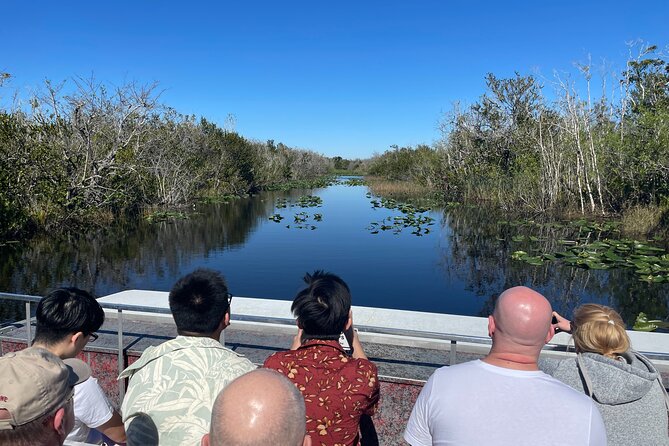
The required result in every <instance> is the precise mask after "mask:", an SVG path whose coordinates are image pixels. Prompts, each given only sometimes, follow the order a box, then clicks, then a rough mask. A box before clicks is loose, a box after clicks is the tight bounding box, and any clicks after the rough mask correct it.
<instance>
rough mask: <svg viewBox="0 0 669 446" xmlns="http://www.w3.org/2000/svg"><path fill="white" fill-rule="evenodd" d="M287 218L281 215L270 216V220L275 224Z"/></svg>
mask: <svg viewBox="0 0 669 446" xmlns="http://www.w3.org/2000/svg"><path fill="white" fill-rule="evenodd" d="M284 218H285V217H284V216H283V215H281V214H273V215H270V216H269V219H270V220H272V221H273V222H276V223H280V222H281V220H283V219H284Z"/></svg>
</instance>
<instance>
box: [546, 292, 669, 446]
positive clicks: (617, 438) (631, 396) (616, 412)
mask: <svg viewBox="0 0 669 446" xmlns="http://www.w3.org/2000/svg"><path fill="white" fill-rule="evenodd" d="M553 315H554V316H555V318H554V322H555V321H557V323H555V324H553V325H554V327H555V331H556V332H557V331H565V332H567V333H571V335H572V337H573V340H574V345H575V347H576V353H577V355H576V357H574V358H569V359H563V360H557V359H553V358H542V359H541V360H540V361H539V368H540V369H541V370H543V371H544V372H546V373H548V374H549V375H552V376H553V377H555V378H557V379H559V380H560V381H562V382H564V383H565V384H567V385H569V386H571V387H573V388H574V389H576V390H578V391H581V392H584V393H585V394H587V395H589V396H590V397H591V398H592V399H593V400H594V401H595V403H596V404H597V407H598V409H599V411H600V413H601V414H602V417H603V418H604V424H605V426H606V434H607V437H608V444H609V445H614V446H616V445H639V444H644V445H646V444H647V445H651V444H652V445H669V436H668V434H667V428H668V426H667V409H668V407H669V405H668V401H669V400H667V394H666V391H665V389H664V386H663V385H662V381H661V377H660V374H659V373H658V371H657V370H656V369H655V367H654V366H653V364H652V363H651V362H650V360H648V358H646V357H644V356H643V355H641V354H640V353H638V352H635V351H634V350H632V349H631V345H630V339H629V337H628V336H627V332H626V331H625V323H624V322H623V320H622V318H621V317H620V315H619V314H618V313H617V312H616V311H615V310H613V309H612V308H609V307H606V306H604V305H597V304H585V305H581V306H580V307H578V308H577V309H576V310H575V311H574V320H573V321H569V320H567V319H565V318H563V317H562V316H560V315H559V314H558V313H556V312H553ZM552 403H553V404H554V405H555V406H556V407H558V408H559V407H560V402H559V401H553V402H552Z"/></svg>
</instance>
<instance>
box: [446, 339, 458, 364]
mask: <svg viewBox="0 0 669 446" xmlns="http://www.w3.org/2000/svg"><path fill="white" fill-rule="evenodd" d="M457 352H458V341H456V340H452V341H451V353H450V355H449V357H448V365H455V357H456V354H457Z"/></svg>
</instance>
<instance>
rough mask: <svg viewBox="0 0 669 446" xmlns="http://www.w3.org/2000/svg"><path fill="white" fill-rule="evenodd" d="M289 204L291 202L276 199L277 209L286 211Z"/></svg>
mask: <svg viewBox="0 0 669 446" xmlns="http://www.w3.org/2000/svg"><path fill="white" fill-rule="evenodd" d="M289 204H290V201H288V199H286V198H277V199H276V204H275V205H274V206H275V207H277V208H278V209H284V208H287V207H288V205H289Z"/></svg>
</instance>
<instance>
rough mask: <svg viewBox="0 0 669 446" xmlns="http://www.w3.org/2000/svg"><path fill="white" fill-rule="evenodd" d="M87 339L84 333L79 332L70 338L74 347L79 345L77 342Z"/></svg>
mask: <svg viewBox="0 0 669 446" xmlns="http://www.w3.org/2000/svg"><path fill="white" fill-rule="evenodd" d="M85 337H86V335H85V334H84V332H83V331H78V332H76V333H74V334H73V335H72V336H71V337H70V343H71V344H73V345H77V342H79V341H80V340H82V339H84V338H85Z"/></svg>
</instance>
